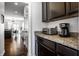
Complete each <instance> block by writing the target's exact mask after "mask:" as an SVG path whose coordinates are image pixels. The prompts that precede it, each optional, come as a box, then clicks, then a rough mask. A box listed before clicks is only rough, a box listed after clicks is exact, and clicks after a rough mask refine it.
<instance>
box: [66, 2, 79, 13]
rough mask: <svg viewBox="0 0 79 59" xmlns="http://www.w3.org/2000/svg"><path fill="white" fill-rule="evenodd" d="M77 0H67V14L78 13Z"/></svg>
mask: <svg viewBox="0 0 79 59" xmlns="http://www.w3.org/2000/svg"><path fill="white" fill-rule="evenodd" d="M78 5H79V4H78V2H67V3H66V8H67V9H66V10H67V13H68V14H73V13H78Z"/></svg>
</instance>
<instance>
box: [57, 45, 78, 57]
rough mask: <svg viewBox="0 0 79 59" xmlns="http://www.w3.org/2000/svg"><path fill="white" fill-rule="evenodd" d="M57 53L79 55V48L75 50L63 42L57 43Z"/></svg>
mask: <svg viewBox="0 0 79 59" xmlns="http://www.w3.org/2000/svg"><path fill="white" fill-rule="evenodd" d="M56 50H57V54H58V55H62V56H77V52H78V51H77V50H74V49H72V48H69V47H66V46H64V45H61V44H57V48H56Z"/></svg>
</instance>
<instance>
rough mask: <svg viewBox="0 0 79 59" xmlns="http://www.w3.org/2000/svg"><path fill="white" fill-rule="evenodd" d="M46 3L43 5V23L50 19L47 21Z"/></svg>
mask: <svg viewBox="0 0 79 59" xmlns="http://www.w3.org/2000/svg"><path fill="white" fill-rule="evenodd" d="M46 5H47V4H46V2H43V3H42V21H43V22H46V21H47V20H48V19H47V6H46Z"/></svg>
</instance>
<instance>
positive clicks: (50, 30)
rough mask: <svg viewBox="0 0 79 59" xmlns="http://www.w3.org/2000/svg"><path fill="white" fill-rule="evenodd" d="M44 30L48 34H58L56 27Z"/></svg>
mask: <svg viewBox="0 0 79 59" xmlns="http://www.w3.org/2000/svg"><path fill="white" fill-rule="evenodd" d="M42 32H43V33H44V34H48V35H56V34H57V29H56V28H43V30H42Z"/></svg>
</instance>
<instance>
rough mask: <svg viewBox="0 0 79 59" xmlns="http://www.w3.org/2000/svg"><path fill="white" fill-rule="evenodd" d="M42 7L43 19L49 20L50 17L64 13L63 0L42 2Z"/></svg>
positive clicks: (56, 16)
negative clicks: (61, 0) (60, 0)
mask: <svg viewBox="0 0 79 59" xmlns="http://www.w3.org/2000/svg"><path fill="white" fill-rule="evenodd" d="M42 8H43V9H42V11H43V12H42V15H43V16H42V19H43V21H50V20H51V19H54V18H58V17H61V16H63V15H65V3H64V2H43V3H42Z"/></svg>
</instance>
